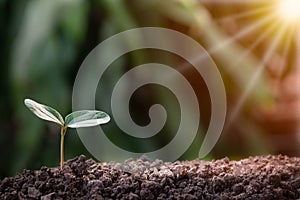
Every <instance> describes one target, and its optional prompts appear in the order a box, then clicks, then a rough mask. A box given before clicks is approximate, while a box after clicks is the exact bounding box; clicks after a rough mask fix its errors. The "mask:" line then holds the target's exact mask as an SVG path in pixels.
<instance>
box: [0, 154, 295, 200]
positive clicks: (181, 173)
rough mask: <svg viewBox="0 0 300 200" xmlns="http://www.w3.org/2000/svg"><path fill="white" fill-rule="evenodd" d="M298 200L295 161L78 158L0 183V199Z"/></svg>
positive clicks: (265, 158) (264, 158)
mask: <svg viewBox="0 0 300 200" xmlns="http://www.w3.org/2000/svg"><path fill="white" fill-rule="evenodd" d="M102 198H104V199H255V200H258V199H299V198H300V158H295V157H293V158H290V157H287V156H282V155H279V156H261V157H249V158H247V159H244V160H240V161H230V160H229V159H227V158H224V159H221V160H216V161H212V162H205V161H202V160H199V159H197V160H193V161H184V162H179V161H177V162H173V163H164V162H162V161H160V160H155V161H150V160H149V159H147V158H145V157H141V158H140V159H138V160H128V161H125V162H124V163H115V162H109V163H106V162H103V163H98V162H96V161H94V160H92V159H89V160H86V158H85V157H84V156H80V157H77V158H75V159H73V160H69V161H68V162H66V163H65V165H64V167H63V169H60V168H47V167H42V168H41V169H40V170H37V171H31V170H24V171H23V172H22V173H19V174H17V175H16V176H15V177H10V178H5V179H3V180H1V182H0V199H42V200H50V199H102Z"/></svg>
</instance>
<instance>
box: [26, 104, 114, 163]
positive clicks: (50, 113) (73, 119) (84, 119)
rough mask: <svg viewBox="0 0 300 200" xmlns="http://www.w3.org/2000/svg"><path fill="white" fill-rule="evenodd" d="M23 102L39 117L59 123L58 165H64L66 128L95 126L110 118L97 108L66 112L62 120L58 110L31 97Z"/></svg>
mask: <svg viewBox="0 0 300 200" xmlns="http://www.w3.org/2000/svg"><path fill="white" fill-rule="evenodd" d="M24 103H25V105H26V106H27V107H28V108H29V110H31V111H32V112H33V113H34V114H35V115H36V116H38V117H39V118H41V119H43V120H47V121H51V122H54V123H56V124H58V125H60V127H61V131H60V135H61V139H60V167H62V166H63V165H64V137H65V134H66V131H67V128H82V127H91V126H97V125H99V124H105V123H107V122H109V120H110V117H109V115H108V114H106V113H105V112H102V111H97V110H80V111H75V112H72V113H70V114H68V115H67V116H66V117H65V120H64V119H63V117H62V116H61V114H60V113H59V112H58V111H56V110H55V109H53V108H51V107H49V106H46V105H43V104H40V103H37V102H35V101H33V100H31V99H25V100H24Z"/></svg>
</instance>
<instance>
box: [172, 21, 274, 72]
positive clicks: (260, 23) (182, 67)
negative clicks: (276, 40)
mask: <svg viewBox="0 0 300 200" xmlns="http://www.w3.org/2000/svg"><path fill="white" fill-rule="evenodd" d="M273 17H274V16H273V15H270V16H267V17H265V18H264V19H262V20H259V21H257V22H255V23H254V24H251V25H250V26H248V27H247V28H245V29H243V30H241V31H239V32H238V33H237V34H236V35H234V36H233V37H229V38H226V39H225V40H224V41H222V43H220V44H216V45H212V47H210V48H209V47H208V49H207V52H208V54H211V55H213V54H214V53H216V52H218V51H221V50H222V51H223V50H224V48H226V47H227V46H228V45H230V44H232V43H233V42H235V40H237V39H239V38H241V37H243V36H245V35H247V34H250V33H252V32H253V31H255V30H258V29H259V28H260V27H261V26H263V25H266V24H267V23H268V22H270V21H271V20H274V19H273ZM205 58H207V54H201V55H199V56H196V57H195V58H193V61H194V62H195V63H200V62H201V61H202V60H203V59H205ZM188 69H189V63H183V64H181V65H180V66H178V67H177V70H178V71H180V72H184V71H186V70H188Z"/></svg>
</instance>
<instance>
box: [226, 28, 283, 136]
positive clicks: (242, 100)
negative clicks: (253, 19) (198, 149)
mask: <svg viewBox="0 0 300 200" xmlns="http://www.w3.org/2000/svg"><path fill="white" fill-rule="evenodd" d="M285 30H286V28H284V27H282V28H281V29H280V31H279V32H278V34H277V35H276V36H275V39H274V41H273V42H272V43H271V46H270V47H269V49H268V50H267V53H266V54H265V55H264V57H263V60H262V62H261V64H260V65H259V66H258V69H257V70H256V72H255V74H254V75H253V76H252V77H251V79H250V82H249V84H248V86H247V88H246V90H245V91H244V92H243V94H242V95H241V97H240V99H239V100H238V101H237V104H236V106H235V107H234V108H233V110H232V113H231V114H230V116H229V119H228V122H227V125H226V127H225V129H227V128H228V127H230V125H231V123H232V122H233V121H234V120H235V118H236V117H237V115H238V114H239V112H240V110H241V108H242V106H243V105H244V103H245V101H246V100H247V97H248V96H249V93H250V92H251V91H252V89H253V87H254V86H255V83H256V80H257V79H258V77H259V76H260V75H261V73H262V72H263V70H264V69H265V63H266V62H267V61H268V59H269V58H270V57H271V55H272V54H273V53H274V51H275V50H276V48H277V46H278V45H279V41H280V39H281V38H282V37H283V35H284V33H285ZM225 129H224V131H226V130H225Z"/></svg>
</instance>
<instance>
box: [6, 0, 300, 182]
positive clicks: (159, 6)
mask: <svg viewBox="0 0 300 200" xmlns="http://www.w3.org/2000/svg"><path fill="white" fill-rule="evenodd" d="M270 2H272V1H242V2H237V1H217V0H215V1H196V0H187V1H184V0H177V1H160V0H152V1H135V0H126V1H109V0H88V1H86V0H52V1H46V0H43V1H39V0H31V1H20V0H0V30H1V31H0V40H1V47H0V66H1V67H0V87H1V98H0V111H1V115H0V116H1V118H0V178H3V177H6V176H12V175H14V174H16V173H17V172H20V171H21V170H22V169H24V168H29V169H38V168H40V167H41V166H43V165H45V166H49V167H55V166H58V164H59V140H60V134H59V127H57V126H56V125H55V124H52V123H45V122H43V121H41V120H39V119H37V118H36V117H35V116H34V115H33V114H32V113H30V112H29V111H28V110H27V108H26V107H25V106H24V104H23V100H24V98H28V97H29V98H32V99H35V100H37V101H39V102H42V103H44V104H46V105H50V106H52V107H54V108H56V109H57V110H59V111H60V112H61V113H62V114H63V115H66V114H68V113H70V112H71V107H72V89H73V83H74V80H75V77H76V74H77V71H78V69H79V67H80V65H81V63H82V61H83V60H84V58H85V57H86V56H87V55H88V53H89V52H90V51H91V50H92V49H93V48H94V47H95V46H97V45H98V44H99V43H100V42H101V41H103V40H105V39H106V38H108V37H110V36H112V35H114V34H116V33H119V32H121V31H124V30H128V29H131V28H137V27H145V26H155V27H165V28H170V29H173V30H177V31H180V32H182V33H184V34H187V35H188V36H190V37H192V38H193V39H195V40H197V41H198V42H199V43H200V44H201V45H202V46H204V47H205V48H206V49H207V51H208V52H210V54H211V56H212V58H213V59H214V61H215V63H216V64H217V66H218V68H219V70H220V72H221V74H222V77H223V79H224V84H225V87H226V92H227V101H228V113H227V118H226V123H225V127H224V130H223V133H222V135H221V138H220V140H219V141H218V143H217V145H216V146H215V148H214V149H213V151H212V152H211V153H210V155H209V156H208V157H207V158H205V159H207V160H210V159H216V158H221V157H224V156H227V157H230V158H233V159H239V158H242V157H247V156H251V155H261V154H276V153H282V154H287V155H290V156H297V155H299V154H300V151H299V150H300V149H299V139H298V136H297V132H298V124H299V118H300V115H299V106H298V105H299V91H300V90H299V83H298V80H299V73H298V71H299V70H298V67H297V66H299V61H297V55H299V46H300V45H299V40H297V35H299V34H297V33H298V32H299V31H298V30H297V28H295V27H297V26H298V25H297V26H285V25H284V24H283V22H281V21H280V19H279V18H277V17H276V16H274V10H273V9H274V6H273V5H272V3H270ZM183 45H184V44H183ZM183 48H184V46H183ZM297 52H298V53H297ZM147 62H157V63H163V64H167V65H169V66H179V65H180V63H182V62H183V61H182V59H181V58H178V57H176V56H175V55H172V54H170V53H168V52H164V51H158V50H151V49H148V50H139V51H134V52H131V53H128V54H126V55H125V56H122V57H121V58H120V59H117V60H116V62H114V63H113V65H114V67H113V68H112V69H111V70H112V71H111V72H110V73H107V74H110V76H106V77H105V80H104V81H102V83H101V85H99V91H97V94H98V96H97V102H99V103H98V104H97V108H98V109H99V110H105V111H108V112H109V111H110V108H109V105H110V95H111V94H110V91H111V89H112V87H113V85H114V83H115V82H116V81H117V79H118V78H119V77H120V76H121V75H122V74H123V73H124V72H126V71H128V70H129V69H130V68H132V67H133V66H136V65H139V64H142V63H147ZM181 73H182V74H183V75H184V76H185V77H186V78H187V79H188V80H189V81H190V83H191V85H192V86H193V88H194V90H195V92H196V93H197V96H198V98H199V102H200V109H201V131H199V133H198V135H197V137H196V138H195V140H194V142H193V144H192V145H191V147H190V148H189V149H188V150H187V151H186V152H185V153H184V154H183V155H182V157H181V158H180V159H182V160H185V159H194V158H196V157H197V154H198V151H199V147H200V145H201V143H202V141H201V140H202V138H203V133H205V129H207V126H208V123H209V120H210V98H209V94H208V91H207V87H206V85H205V83H204V81H203V79H202V78H201V76H200V75H199V74H196V72H195V70H193V69H192V67H186V68H185V69H184V70H182V71H181ZM163 95H167V96H166V97H165V96H163ZM160 100H161V102H162V104H164V105H165V107H166V109H167V110H168V109H172V110H173V111H174V110H175V112H176V111H178V108H176V106H178V102H176V98H174V96H172V93H170V92H168V90H167V89H166V88H160V87H158V86H151V85H150V86H147V87H145V88H141V89H140V90H138V91H137V92H136V94H135V95H134V96H133V98H132V102H131V103H130V105H129V109H130V111H131V114H132V117H133V119H134V120H135V121H136V122H137V123H138V124H140V125H145V124H147V123H148V122H149V119H148V118H147V113H148V108H149V106H151V105H152V104H153V103H157V102H160ZM109 113H110V112H109ZM178 115H180V113H178ZM168 120H169V121H168V126H167V127H165V128H164V129H163V133H162V134H160V137H156V138H152V140H151V141H150V140H149V141H146V142H141V143H139V142H137V141H134V140H128V138H126V137H125V136H124V135H123V134H122V133H120V132H119V130H118V129H117V127H116V126H115V125H114V124H113V123H112V124H110V125H108V126H106V127H105V128H106V129H107V130H108V131H109V132H110V133H109V135H107V136H108V137H109V138H110V139H112V140H114V141H115V143H117V144H119V145H120V146H123V147H124V148H127V149H130V150H132V151H136V152H147V151H148V150H151V149H153V148H157V147H161V146H163V145H164V144H166V143H167V142H168V141H169V140H170V139H171V138H172V131H173V129H174V128H176V124H178V120H179V118H178V116H176V115H173V116H171V117H170V118H169V119H168ZM136 143H139V144H140V145H136ZM80 154H84V155H86V156H87V157H88V158H89V157H92V156H91V155H90V154H89V152H87V150H86V149H85V147H84V146H83V145H82V143H81V141H80V139H79V137H78V136H77V133H76V131H74V130H68V133H67V135H66V139H65V158H66V159H71V158H73V157H75V156H78V155H80Z"/></svg>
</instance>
